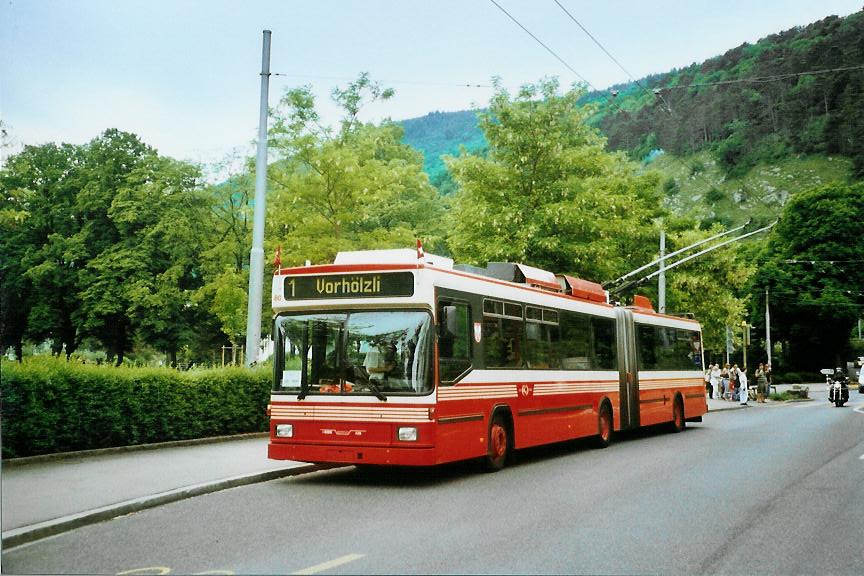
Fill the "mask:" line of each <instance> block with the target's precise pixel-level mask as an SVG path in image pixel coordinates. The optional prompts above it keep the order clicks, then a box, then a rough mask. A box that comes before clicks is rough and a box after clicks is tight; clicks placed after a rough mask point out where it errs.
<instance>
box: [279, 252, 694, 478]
mask: <svg viewBox="0 0 864 576" xmlns="http://www.w3.org/2000/svg"><path fill="white" fill-rule="evenodd" d="M272 300H273V310H274V325H273V334H274V340H275V349H276V352H275V356H274V385H273V390H272V395H271V403H270V407H269V410H270V418H271V423H270V442H269V446H268V455H269V457H270V458H271V459H276V460H300V461H305V462H320V463H343V464H356V465H367V464H368V465H395V466H428V465H437V464H442V463H445V462H453V461H457V460H465V459H472V458H479V459H482V460H483V462H484V464H485V466H486V468H487V469H490V470H497V469H500V468H501V467H502V466H503V465H504V464H505V462H506V460H507V458H508V456H509V455H510V454H511V453H512V451H513V450H516V449H521V448H526V447H530V446H537V445H541V444H547V443H553V442H561V441H565V440H572V439H575V438H580V437H594V438H595V440H596V442H597V444H598V445H599V446H600V447H605V446H606V445H608V444H609V443H610V442H611V440H612V437H613V434H614V433H615V432H616V431H621V430H630V429H634V428H638V427H641V426H648V425H655V424H663V423H666V424H667V425H668V426H669V427H670V428H671V429H673V430H676V431H680V430H681V429H682V428H684V426H685V423H686V422H687V421H701V419H702V416H703V415H704V414H705V413H706V412H707V402H706V400H705V388H704V381H703V379H702V367H703V355H702V345H701V330H700V326H699V324H698V322H696V321H694V320H692V319H687V318H680V317H675V316H668V315H664V314H657V313H655V312H654V310H653V309H652V307H651V303H650V301H648V299H647V298H642V297H639V296H637V297H636V298H635V306H630V307H624V306H618V305H612V304H609V303H608V302H607V300H608V296H607V294H606V292H605V291H604V290H603V288H602V287H601V286H600V285H599V284H595V283H593V282H588V281H585V280H580V279H576V278H572V277H570V276H556V275H555V274H553V273H551V272H547V271H544V270H540V269H537V268H534V267H531V266H526V265H523V264H512V263H502V262H498V263H489V264H488V265H487V267H486V268H480V267H476V266H468V265H455V266H454V263H453V261H452V260H451V259H449V258H444V257H440V256H434V255H431V254H424V253H423V252H422V249H419V248H418V250H416V251H415V250H414V249H405V250H371V251H358V252H341V253H339V254H338V255H337V257H336V259H335V260H334V262H333V264H327V265H314V266H312V265H307V266H303V267H296V268H280V269H278V270H277V271H276V272H275V274H274V277H273V290H272Z"/></svg>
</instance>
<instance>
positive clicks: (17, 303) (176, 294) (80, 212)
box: [0, 129, 209, 363]
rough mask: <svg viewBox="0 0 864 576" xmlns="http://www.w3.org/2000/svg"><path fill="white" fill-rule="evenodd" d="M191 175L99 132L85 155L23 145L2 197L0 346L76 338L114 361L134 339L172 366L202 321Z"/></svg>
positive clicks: (200, 223) (114, 134)
mask: <svg viewBox="0 0 864 576" xmlns="http://www.w3.org/2000/svg"><path fill="white" fill-rule="evenodd" d="M198 178H199V171H198V169H197V168H196V167H194V166H191V165H189V164H186V163H182V162H178V161H175V160H171V159H168V158H164V157H160V156H158V154H157V153H156V151H155V150H153V149H152V148H150V147H149V146H147V145H146V144H144V143H143V142H142V141H141V140H140V139H139V138H138V137H137V136H135V135H134V134H129V133H126V132H121V131H119V130H114V129H112V130H107V131H105V133H103V134H102V135H101V136H99V137H98V138H95V139H94V140H92V141H91V142H89V143H88V144H86V145H84V146H73V145H69V144H64V145H61V146H57V145H54V144H46V145H43V146H38V147H26V148H25V150H24V151H23V152H22V153H21V154H18V155H16V156H14V157H12V158H11V159H10V161H9V163H8V165H7V166H6V167H5V168H4V170H3V171H2V173H0V183H2V187H3V208H2V212H0V213H2V215H3V219H2V226H3V243H4V248H8V250H4V251H3V260H2V262H3V268H4V270H3V272H4V273H3V278H4V280H3V286H2V288H3V290H2V298H3V303H4V306H3V308H4V314H3V318H2V320H3V322H2V327H3V344H4V345H10V344H11V345H14V346H16V348H17V349H18V352H19V357H20V344H21V341H22V339H23V338H25V337H26V338H30V339H32V340H35V341H41V340H44V339H50V340H52V341H53V346H54V352H55V353H60V351H61V350H65V352H66V355H67V356H69V355H70V354H72V353H73V352H74V351H75V350H76V349H77V347H78V346H79V345H80V343H81V342H82V341H83V340H84V339H85V338H88V337H89V338H94V339H96V340H97V341H98V342H100V343H101V344H102V345H103V346H104V348H105V349H106V351H107V352H108V355H109V356H110V357H111V358H114V359H116V361H117V362H118V363H121V362H122V360H123V356H124V354H125V353H126V352H128V351H129V350H131V349H132V347H133V344H134V343H135V340H136V338H137V339H141V340H142V341H144V342H146V343H147V345H148V346H151V347H153V348H156V349H159V350H162V351H164V352H166V353H167V354H168V355H169V356H171V358H172V359H173V358H174V357H175V356H176V353H177V351H178V349H179V348H180V347H181V346H183V345H184V343H185V342H187V341H189V340H190V339H191V338H192V333H193V332H194V331H195V330H196V327H197V325H198V324H199V322H200V321H201V318H200V317H199V316H200V315H199V314H198V313H197V312H196V310H195V307H194V305H193V304H194V302H193V301H192V298H191V295H192V292H193V291H194V290H195V289H197V288H198V287H199V286H200V283H201V274H200V272H199V270H198V267H199V258H200V254H201V252H202V246H203V242H204V236H205V233H206V232H207V231H208V230H209V226H208V224H207V222H206V216H207V210H208V206H209V202H208V199H207V198H206V197H205V196H203V195H202V192H201V190H200V186H199V182H198Z"/></svg>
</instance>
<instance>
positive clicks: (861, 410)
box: [855, 405, 864, 414]
mask: <svg viewBox="0 0 864 576" xmlns="http://www.w3.org/2000/svg"><path fill="white" fill-rule="evenodd" d="M855 412H858V413H859V414H864V405H862V406H858V407H857V408H855Z"/></svg>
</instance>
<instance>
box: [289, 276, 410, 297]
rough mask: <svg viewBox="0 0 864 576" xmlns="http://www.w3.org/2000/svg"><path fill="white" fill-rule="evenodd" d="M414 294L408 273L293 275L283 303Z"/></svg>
mask: <svg viewBox="0 0 864 576" xmlns="http://www.w3.org/2000/svg"><path fill="white" fill-rule="evenodd" d="M413 295H414V275H413V274H412V273H411V272H394V273H390V274H332V275H327V276H293V277H288V278H286V279H285V300H323V299H326V298H381V297H386V296H413Z"/></svg>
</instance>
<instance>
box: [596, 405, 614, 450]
mask: <svg viewBox="0 0 864 576" xmlns="http://www.w3.org/2000/svg"><path fill="white" fill-rule="evenodd" d="M614 426H615V424H614V421H613V419H612V408H610V407H609V404H603V405H602V406H600V413H599V414H598V415H597V438H596V440H595V445H596V446H597V448H606V447H608V446H609V445H610V444H612V435H613V434H614V431H615V428H614Z"/></svg>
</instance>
